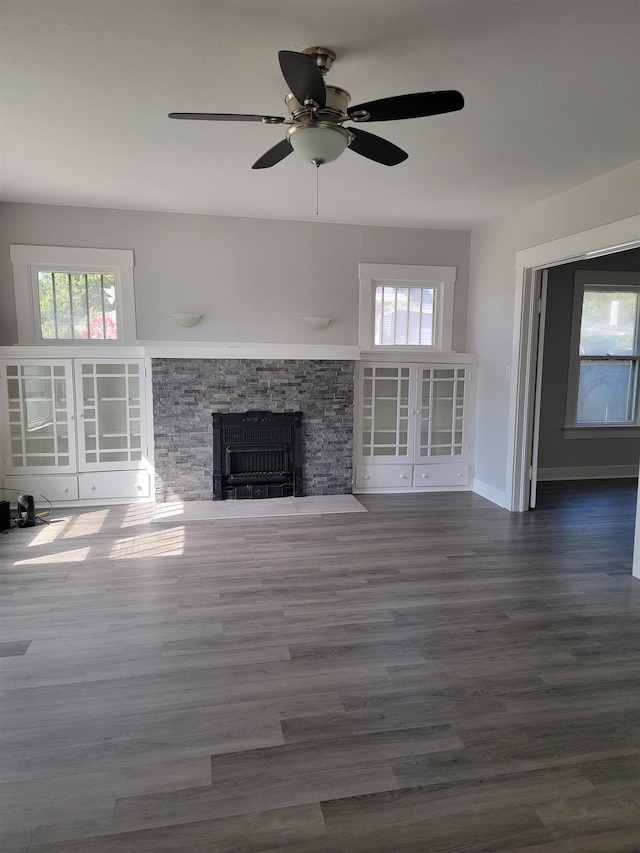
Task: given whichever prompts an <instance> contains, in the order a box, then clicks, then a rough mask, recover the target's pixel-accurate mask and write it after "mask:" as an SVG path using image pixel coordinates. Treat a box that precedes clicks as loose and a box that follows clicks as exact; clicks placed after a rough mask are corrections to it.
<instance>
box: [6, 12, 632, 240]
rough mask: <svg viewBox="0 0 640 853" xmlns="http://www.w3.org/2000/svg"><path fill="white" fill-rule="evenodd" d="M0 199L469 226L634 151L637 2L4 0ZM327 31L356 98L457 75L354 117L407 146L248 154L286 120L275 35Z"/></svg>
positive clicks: (336, 81) (338, 78) (283, 45)
mask: <svg viewBox="0 0 640 853" xmlns="http://www.w3.org/2000/svg"><path fill="white" fill-rule="evenodd" d="M0 10H1V17H0V27H1V44H0V48H1V52H0V62H1V67H0V72H1V78H2V82H1V86H2V88H1V90H0V94H1V101H0V109H1V114H0V118H1V122H2V125H1V135H2V143H1V144H2V148H1V156H2V160H1V165H2V184H1V195H0V197H1V198H2V199H4V200H7V201H18V202H40V203H45V204H65V205H83V206H98V207H109V208H123V209H136V210H155V211H179V212H191V213H200V214H215V215H223V216H250V217H261V218H276V219H290V220H308V221H324V222H342V223H353V224H374V225H390V226H403V227H441V228H442V227H444V228H446V227H452V228H469V227H472V226H473V225H476V224H478V223H481V222H486V221H489V220H492V219H495V218H496V217H498V216H501V215H503V214H505V213H507V212H508V211H510V210H512V209H514V208H518V207H521V206H524V205H527V204H531V203H534V202H536V201H538V200H541V199H543V198H546V197H548V196H551V195H553V194H555V193H558V192H561V191H563V190H565V189H568V188H570V187H572V186H576V185H577V184H580V183H583V182H584V181H587V180H590V179H591V178H594V177H596V176H598V175H601V174H604V173H606V172H609V171H612V170H614V169H617V168H619V167H621V166H623V165H625V164H627V163H630V162H632V161H634V160H637V159H638V158H640V0H313V2H309V0H42V2H41V1H40V0H0ZM312 45H322V46H325V47H329V48H332V49H333V50H335V51H336V53H337V55H338V58H337V61H336V63H335V64H334V66H333V68H332V70H331V72H330V74H329V76H328V77H327V82H328V83H331V84H333V85H337V86H340V87H342V88H344V89H347V90H348V91H349V92H350V93H351V96H352V104H357V103H360V102H364V101H368V100H372V99H375V98H381V97H388V96H392V95H398V94H404V93H408V92H417V91H432V90H436V89H459V90H460V91H461V92H462V93H463V95H464V97H465V100H466V106H465V108H464V110H462V111H461V112H457V113H452V114H449V115H443V116H434V117H431V118H425V119H413V120H410V121H399V122H381V123H377V124H373V123H372V124H369V125H367V126H366V129H367V130H368V131H370V132H373V133H376V134H378V135H380V136H383V137H385V138H387V139H389V140H391V141H392V142H394V143H395V144H397V145H399V146H400V147H402V148H404V149H405V150H406V151H408V152H409V159H408V160H407V161H406V162H404V163H402V164H400V165H398V166H394V167H386V166H382V165H379V164H377V163H374V162H372V161H370V160H367V159H365V158H363V157H360V156H359V155H357V154H355V153H353V152H351V151H345V153H344V154H343V155H342V156H341V157H340V158H339V159H338V160H337V161H336V162H335V163H333V164H331V165H327V166H324V167H321V169H320V170H319V173H318V175H317V177H318V179H319V213H318V215H317V216H316V170H315V169H314V167H313V166H311V165H309V164H305V163H302V162H301V161H299V160H297V157H296V155H291V156H290V157H288V158H287V159H286V160H284V161H282V162H281V163H279V164H278V165H276V166H274V167H273V168H271V169H265V170H262V171H257V170H252V169H251V164H252V163H253V162H254V161H255V160H256V159H257V158H258V157H259V156H260V155H261V154H262V153H263V152H264V151H266V150H267V149H268V148H270V147H271V146H272V145H274V144H275V143H276V142H278V141H279V140H280V139H281V138H282V137H283V135H284V128H283V127H281V126H267V125H263V124H260V123H218V122H215V123H214V122H179V121H171V120H169V119H168V118H167V113H169V112H171V111H195V112H239V113H245V112H246V113H258V114H263V113H266V114H270V115H283V116H284V115H286V110H285V107H284V103H283V98H284V95H285V94H286V90H287V87H286V85H285V83H284V81H283V79H282V76H281V74H280V70H279V66H278V58H277V52H278V50H303V49H304V48H307V47H310V46H312Z"/></svg>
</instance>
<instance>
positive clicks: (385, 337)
mask: <svg viewBox="0 0 640 853" xmlns="http://www.w3.org/2000/svg"><path fill="white" fill-rule="evenodd" d="M433 302H434V289H433V288H430V287H395V286H390V285H384V286H382V285H379V286H376V290H375V328H374V344H375V345H376V346H431V344H432V343H433Z"/></svg>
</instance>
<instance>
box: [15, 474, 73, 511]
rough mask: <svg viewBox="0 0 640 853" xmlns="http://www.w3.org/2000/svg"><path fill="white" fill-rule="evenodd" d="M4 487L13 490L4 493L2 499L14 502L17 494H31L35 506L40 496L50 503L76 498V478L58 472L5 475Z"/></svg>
mask: <svg viewBox="0 0 640 853" xmlns="http://www.w3.org/2000/svg"><path fill="white" fill-rule="evenodd" d="M4 487H5V489H9V490H11V489H13V490H15V491H7V492H5V493H4V499H5V500H7V501H10V502H11V503H15V501H16V500H17V498H18V494H23V495H33V497H34V500H35V503H36V507H38V506H39V504H41V503H42V498H47V499H48V500H50V501H51V502H52V503H55V502H56V501H77V500H78V478H77V477H65V476H63V475H60V474H58V475H51V476H50V477H48V476H47V475H45V474H43V475H42V476H39V477H5V480H4Z"/></svg>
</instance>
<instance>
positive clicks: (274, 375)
mask: <svg viewBox="0 0 640 853" xmlns="http://www.w3.org/2000/svg"><path fill="white" fill-rule="evenodd" d="M354 375H355V363H354V362H353V361H302V360H300V361H298V360H287V361H280V360H259V359H173V358H156V359H153V360H152V378H153V379H152V381H153V424H154V437H155V468H156V500H159V501H163V500H164V501H166V500H175V499H180V500H211V499H212V495H213V484H212V479H213V429H212V420H211V414H212V412H246V411H248V410H250V409H260V410H265V411H272V412H294V411H300V412H302V413H303V418H302V444H303V494H304V495H339V494H349V493H351V487H352V473H353V389H354Z"/></svg>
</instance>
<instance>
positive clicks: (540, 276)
mask: <svg viewBox="0 0 640 853" xmlns="http://www.w3.org/2000/svg"><path fill="white" fill-rule="evenodd" d="M534 287H535V292H536V298H537V300H538V306H539V307H538V312H537V316H538V320H537V326H538V328H537V341H538V344H537V354H536V359H535V361H536V378H535V396H534V401H533V424H532V436H531V462H530V472H531V477H530V481H531V482H530V489H529V509H535V506H536V496H537V491H538V449H539V445H540V404H541V400H542V368H543V356H544V327H545V317H546V309H547V270H541V271H538V272H537V273H536V279H535V281H534ZM534 323H535V320H534ZM534 334H536V330H535V327H534Z"/></svg>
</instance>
